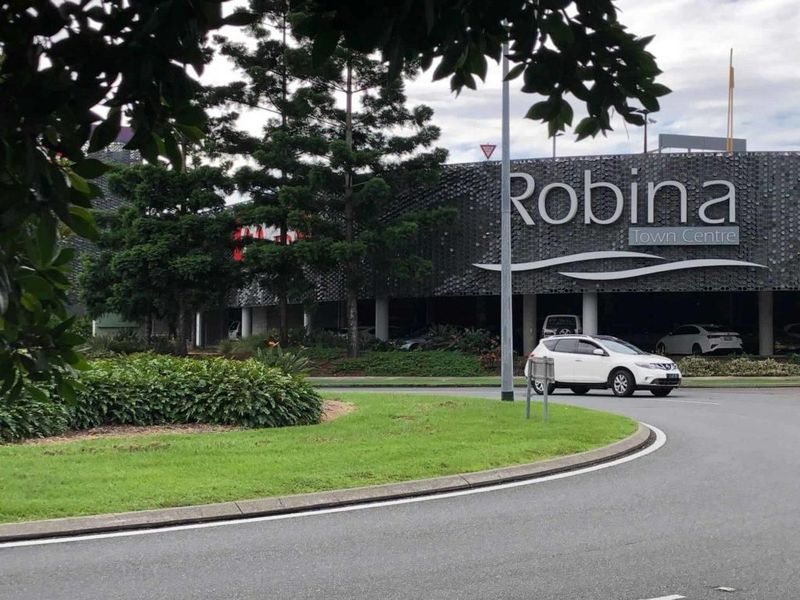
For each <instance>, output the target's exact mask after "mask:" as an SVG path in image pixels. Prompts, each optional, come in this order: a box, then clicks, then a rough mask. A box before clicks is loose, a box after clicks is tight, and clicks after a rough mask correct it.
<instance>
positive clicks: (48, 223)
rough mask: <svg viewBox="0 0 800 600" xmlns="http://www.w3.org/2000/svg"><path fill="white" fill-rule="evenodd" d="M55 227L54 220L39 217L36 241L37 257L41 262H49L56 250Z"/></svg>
mask: <svg viewBox="0 0 800 600" xmlns="http://www.w3.org/2000/svg"><path fill="white" fill-rule="evenodd" d="M56 235H57V229H56V224H55V221H53V220H52V219H51V218H49V217H44V216H43V217H41V218H40V219H39V224H38V225H37V227H36V243H37V244H38V246H39V259H40V260H41V262H42V263H43V264H50V263H51V262H52V259H53V253H54V252H55V251H56Z"/></svg>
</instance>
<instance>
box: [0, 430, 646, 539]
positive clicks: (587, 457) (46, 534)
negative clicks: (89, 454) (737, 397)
mask: <svg viewBox="0 0 800 600" xmlns="http://www.w3.org/2000/svg"><path fill="white" fill-rule="evenodd" d="M654 441H655V433H653V432H652V431H651V430H650V429H648V428H647V427H645V426H644V425H642V424H639V428H638V430H637V431H636V433H634V434H633V435H631V436H629V437H627V438H625V439H624V440H620V441H619V442H616V443H614V444H611V445H609V446H605V447H604V448H598V449H596V450H590V451H588V452H581V453H578V454H571V455H569V456H563V457H561V458H554V459H550V460H544V461H539V462H535V463H531V464H527V465H517V466H514V467H506V468H502V469H491V470H489V471H478V472H476V473H463V474H461V475H450V476H447V477H436V478H434V479H420V480H417V481H408V482H404V483H390V484H386V485H375V486H369V487H362V488H352V489H346V490H334V491H330V492H315V493H312V494H298V495H293V496H276V497H271V498H262V499H258V500H240V501H237V502H222V503H218V504H202V505H199V506H184V507H178V508H164V509H157V510H142V511H136V512H126V513H115V514H108V515H96V516H90V517H69V518H65V519H48V520H44V521H27V522H23V523H8V524H5V525H0V543H2V542H12V541H20V540H34V539H43V538H53V537H66V536H78V535H86V534H91V533H102V532H109V531H125V530H134V529H154V528H159V527H169V526H173V525H185V524H189V523H202V522H208V521H224V520H231V519H243V518H248V517H262V516H268V515H280V514H289V513H299V512H307V511H311V510H316V509H321V508H332V507H338V506H348V505H353V504H366V503H369V502H380V501H385V500H397V499H401V498H410V497H415V496H427V495H431V494H437V493H443V492H452V491H456V490H468V489H473V488H478V487H485V486H490V485H495V484H498V483H507V482H511V481H521V480H525V479H536V478H539V477H545V476H547V475H553V474H555V473H562V472H565V471H574V470H576V469H581V468H583V467H588V466H591V465H595V464H598V463H604V462H609V461H612V460H615V459H618V458H621V457H623V456H626V455H628V454H632V453H634V452H636V451H638V450H641V449H642V448H645V447H647V446H649V445H650V444H652V443H653V442H654Z"/></svg>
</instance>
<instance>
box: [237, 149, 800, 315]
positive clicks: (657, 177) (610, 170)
mask: <svg viewBox="0 0 800 600" xmlns="http://www.w3.org/2000/svg"><path fill="white" fill-rule="evenodd" d="M511 170H512V173H526V174H528V175H530V176H532V177H533V179H534V180H535V191H534V193H533V194H532V196H530V197H529V198H527V199H525V200H522V201H521V203H522V205H523V206H524V207H525V208H526V210H527V211H528V212H529V214H530V216H531V219H532V220H533V221H534V224H533V225H527V224H526V223H525V221H524V220H523V218H522V217H521V215H520V213H519V212H518V211H517V210H515V209H514V208H512V215H511V217H512V248H513V250H512V262H513V263H526V262H532V261H541V260H544V259H550V258H558V257H564V256H570V255H574V254H579V253H587V252H608V251H616V252H625V251H636V252H641V253H646V254H649V255H651V258H625V257H622V258H613V259H602V260H592V261H577V262H571V263H570V264H567V265H563V264H562V265H558V266H551V267H546V268H540V269H537V270H527V271H519V272H515V273H514V277H513V281H514V293H515V294H527V293H538V294H547V293H561V292H581V291H588V290H593V291H601V292H615V291H712V290H713V291H725V290H761V289H772V290H800V153H776V152H748V153H736V154H712V153H693V154H660V155H659V154H656V155H622V156H596V157H579V158H559V159H556V160H552V159H539V160H518V161H513V162H512V168H511ZM586 171H589V172H590V178H591V181H592V182H594V183H596V182H607V183H611V184H614V185H616V186H617V187H618V188H620V190H621V192H622V194H623V197H624V198H623V208H622V212H621V214H620V216H619V218H618V219H617V220H615V221H614V222H613V223H611V224H605V225H604V224H598V223H590V224H587V223H585V204H584V203H585V193H584V186H585V183H586V181H585V179H586V175H585V172H586ZM719 180H723V181H728V182H730V183H732V184H733V186H734V188H735V212H736V214H735V219H734V221H733V222H729V219H728V218H727V217H728V216H729V215H728V208H729V203H727V202H721V203H717V205H715V206H711V207H708V208H707V211H706V217H707V219H709V220H710V219H721V220H724V222H721V223H720V225H725V226H738V227H739V243H738V244H732V245H692V246H659V245H653V246H634V247H631V246H630V245H629V233H628V229H629V228H630V227H632V226H633V227H703V228H707V227H710V226H711V225H710V224H709V223H708V222H704V221H703V220H702V219H701V217H700V214H699V211H700V207H701V205H703V204H704V203H706V202H708V201H709V200H711V199H714V198H718V197H720V196H722V195H724V192H725V189H726V188H725V186H721V185H716V186H714V185H711V186H708V187H704V186H703V184H704V182H711V181H719ZM663 181H675V182H679V183H681V184H682V185H684V186H685V188H686V193H687V207H686V208H687V211H686V212H687V214H686V220H685V222H684V221H683V220H682V218H681V216H682V215H681V202H680V194H679V191H678V189H677V188H676V187H675V186H665V187H664V188H663V189H661V190H659V191H658V192H657V194H656V195H655V199H654V202H653V205H654V210H653V219H652V222H647V221H648V219H647V216H648V214H647V208H648V202H647V195H648V182H653V184H654V185H657V184H658V183H659V182H663ZM524 183H525V182H524V181H522V180H521V178H519V177H515V178H514V180H513V181H512V195H514V196H519V195H520V194H521V193H522V187H523V186H524ZM551 183H563V184H567V185H569V186H571V188H573V189H574V190H575V192H576V195H577V213H576V214H575V216H574V218H573V219H572V220H570V221H569V222H566V223H564V224H560V225H553V224H548V223H545V222H544V221H543V219H542V217H541V215H540V213H539V207H538V203H539V194H540V192H541V190H542V189H543V187H544V186H546V185H548V184H551ZM632 186H633V188H635V189H636V193H637V196H638V200H637V202H635V203H634V204H635V206H636V213H637V217H636V222H635V223H633V222H632V221H633V217H632V215H631V212H632V207H631V195H632V193H631V190H632ZM568 200H569V198H568V192H567V190H566V188H563V187H561V188H559V189H554V190H553V191H552V192H551V193H549V194H547V195H546V200H545V207H546V212H547V214H548V215H549V217H550V218H551V220H560V219H562V218H564V217H566V216H567V213H568V209H569V202H568ZM440 205H450V206H454V207H455V208H457V210H458V216H457V217H456V218H455V220H454V221H453V222H452V223H451V224H449V226H448V227H446V228H443V229H441V230H440V231H438V232H437V233H436V235H433V236H430V237H427V238H425V239H420V240H419V249H420V252H421V253H422V254H423V255H424V256H426V257H428V258H430V259H431V260H432V262H433V267H434V268H433V274H432V275H431V277H429V278H428V279H427V280H425V281H421V282H418V283H416V284H414V285H412V286H409V285H403V286H398V285H394V286H392V285H389V290H388V293H389V295H390V296H394V297H429V296H479V295H498V294H499V293H500V290H499V283H500V276H499V273H497V272H493V271H487V270H484V269H481V268H478V267H476V266H474V265H475V264H487V263H488V264H498V263H499V262H500V240H499V231H500V164H499V162H496V161H492V162H486V163H473V164H460V165H450V166H448V167H447V168H446V169H445V172H444V174H443V176H442V178H441V180H440V182H439V184H438V185H437V186H436V187H435V188H434V189H432V190H431V191H430V192H429V193H427V194H418V195H414V196H407V197H403V198H400V199H399V200H398V201H397V203H396V204H395V206H394V209H393V210H396V211H407V210H415V209H419V208H423V207H426V206H427V207H434V206H440ZM591 208H592V212H593V213H594V215H595V217H596V218H597V219H599V220H604V219H609V218H610V217H611V216H613V213H614V212H615V209H616V208H617V203H616V198H615V196H614V193H613V192H612V191H611V190H609V189H608V188H603V189H600V188H598V189H593V190H592V201H591ZM687 260H691V261H694V260H718V261H723V262H724V261H744V262H748V263H754V264H758V265H762V266H763V268H759V267H750V266H731V264H726V266H718V267H701V268H683V267H680V266H679V263H680V264H685V265H686V266H687V267H688V265H689V264H690V263H685V262H683V261H687ZM654 264H669V265H678V266H676V267H675V268H676V269H678V270H674V271H668V272H662V273H656V274H649V275H642V276H637V277H629V278H624V279H617V280H611V281H585V280H580V279H575V278H572V277H569V276H565V275H563V274H562V273H565V272H570V273H571V272H596V273H611V272H615V271H624V270H629V269H637V268H641V267H652V266H653V265H654ZM383 285H385V282H373V284H372V285H371V286H370V287H369V288H368V289H365V290H364V292H363V296H364V297H365V298H368V297H372V296H374V295H375V290H376V289H378V287H379V286H381V287H382V286H383ZM317 297H318V300H320V301H327V300H341V299H342V298H343V289H342V285H341V278H340V277H339V276H338V275H330V276H327V277H325V278H324V279H322V280H320V281H319V282H318V287H317ZM270 300H271V299H270V298H269V297H268V296H267V295H265V294H264V293H263V292H261V293H259V291H258V290H256V289H248V290H241V291H240V292H239V293H238V294H237V297H236V299H235V301H234V302H233V304H234V305H236V306H239V305H256V304H269V303H271V302H270Z"/></svg>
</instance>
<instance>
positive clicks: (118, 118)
mask: <svg viewBox="0 0 800 600" xmlns="http://www.w3.org/2000/svg"><path fill="white" fill-rule="evenodd" d="M121 127H122V111H121V110H120V108H119V107H118V106H115V107H113V108H112V109H111V110H109V111H108V118H106V120H105V121H103V122H102V123H100V125H98V126H97V127H95V129H94V131H93V132H92V138H91V140H90V141H89V152H97V151H98V150H102V149H103V148H105V147H106V146H108V145H109V144H110V143H111V142H113V141H115V140H116V139H117V136H118V135H119V130H120V129H121Z"/></svg>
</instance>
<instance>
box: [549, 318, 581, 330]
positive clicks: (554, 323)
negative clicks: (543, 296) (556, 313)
mask: <svg viewBox="0 0 800 600" xmlns="http://www.w3.org/2000/svg"><path fill="white" fill-rule="evenodd" d="M547 327H549V328H552V329H558V328H559V327H575V318H574V317H547Z"/></svg>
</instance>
